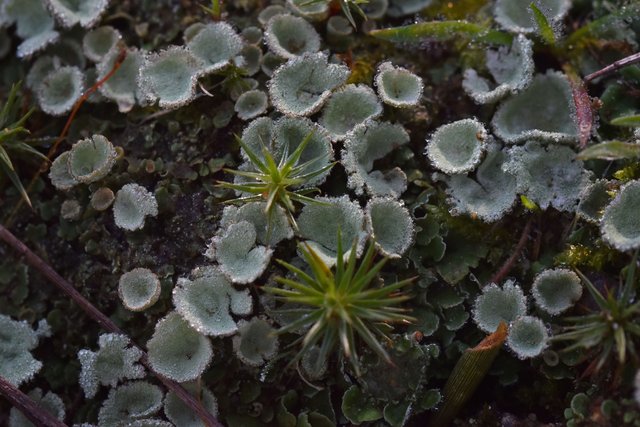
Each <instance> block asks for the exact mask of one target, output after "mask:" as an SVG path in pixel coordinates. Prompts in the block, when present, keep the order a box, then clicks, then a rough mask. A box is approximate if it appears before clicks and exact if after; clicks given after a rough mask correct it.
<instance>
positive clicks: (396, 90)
mask: <svg viewBox="0 0 640 427" xmlns="http://www.w3.org/2000/svg"><path fill="white" fill-rule="evenodd" d="M375 83H376V86H377V87H378V94H379V95H380V98H381V99H382V101H383V102H384V103H385V104H389V105H391V106H393V107H412V106H415V105H418V102H419V101H420V97H421V96H422V89H423V88H424V85H423V83H422V79H421V78H420V77H418V76H416V75H415V74H413V73H412V72H411V71H409V70H407V69H404V68H402V67H394V66H393V64H392V63H391V62H383V63H382V64H380V65H379V66H378V74H377V75H376V78H375Z"/></svg>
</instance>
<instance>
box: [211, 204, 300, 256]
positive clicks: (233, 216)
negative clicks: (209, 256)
mask: <svg viewBox="0 0 640 427" xmlns="http://www.w3.org/2000/svg"><path fill="white" fill-rule="evenodd" d="M266 205H267V204H266V202H252V203H247V204H245V205H242V206H240V207H236V206H226V207H225V208H224V211H222V219H221V220H220V229H223V230H224V229H227V228H228V227H229V226H230V225H231V224H233V223H236V222H240V221H248V222H250V223H251V224H252V225H253V227H254V229H255V230H256V241H257V242H258V243H259V244H261V245H265V246H275V245H277V244H278V242H280V241H282V240H285V239H291V238H292V237H293V229H292V228H291V224H290V223H289V220H288V219H287V216H286V214H285V211H284V209H283V208H281V207H280V206H276V207H275V208H274V210H273V213H272V217H271V222H269V217H268V215H267V213H266V212H265V206H266ZM267 237H268V238H267ZM210 250H211V251H212V253H213V251H215V248H214V247H213V246H211V247H210Z"/></svg>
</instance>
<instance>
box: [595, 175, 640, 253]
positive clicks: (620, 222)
mask: <svg viewBox="0 0 640 427" xmlns="http://www.w3.org/2000/svg"><path fill="white" fill-rule="evenodd" d="M638 212H640V181H637V180H636V181H630V182H628V183H627V184H625V185H624V186H623V187H622V188H621V189H620V192H619V193H618V194H617V195H616V197H615V198H614V199H613V201H612V202H611V203H609V205H608V206H607V207H606V209H605V210H604V215H603V216H602V221H601V222H600V231H601V232H602V238H603V239H604V240H605V241H606V242H607V243H609V244H610V245H611V246H613V247H615V248H616V249H618V250H619V251H628V250H631V249H637V248H640V216H639V215H638Z"/></svg>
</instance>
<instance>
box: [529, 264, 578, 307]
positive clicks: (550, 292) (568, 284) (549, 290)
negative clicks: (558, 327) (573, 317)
mask: <svg viewBox="0 0 640 427" xmlns="http://www.w3.org/2000/svg"><path fill="white" fill-rule="evenodd" d="M531 293H532V294H533V299H534V300H535V301H536V305H537V306H538V307H540V308H541V309H543V310H544V311H546V312H547V313H549V314H552V315H557V314H560V313H562V312H563V311H565V310H567V309H568V308H569V307H571V306H572V305H573V304H575V302H576V301H578V300H579V299H580V296H582V284H581V283H580V278H579V277H578V275H577V274H576V273H574V272H573V271H571V270H567V269H563V268H558V269H554V270H545V271H543V272H542V273H540V274H538V276H536V279H535V280H534V282H533V285H532V287H531Z"/></svg>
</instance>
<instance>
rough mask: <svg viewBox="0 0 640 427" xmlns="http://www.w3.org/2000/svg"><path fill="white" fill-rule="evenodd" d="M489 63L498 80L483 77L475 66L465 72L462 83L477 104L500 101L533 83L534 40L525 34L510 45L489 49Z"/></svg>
mask: <svg viewBox="0 0 640 427" xmlns="http://www.w3.org/2000/svg"><path fill="white" fill-rule="evenodd" d="M486 56H487V59H486V64H487V68H488V69H489V72H490V73H491V76H493V79H494V81H495V83H492V82H489V81H488V80H487V79H485V78H483V77H480V76H479V75H478V73H477V72H476V70H474V69H468V70H466V71H465V73H464V80H463V82H462V87H463V88H464V90H465V92H467V94H468V95H469V96H470V97H471V98H473V100H474V101H475V102H476V103H478V104H487V103H490V102H495V101H498V100H499V99H502V98H504V97H505V96H506V95H508V94H510V93H516V92H519V91H521V90H522V89H524V88H525V87H527V86H528V85H529V83H531V79H532V77H533V69H534V64H533V43H532V42H531V40H529V39H527V38H526V37H525V36H523V35H518V37H515V38H514V39H513V43H512V44H511V48H510V49H508V48H507V47H506V46H501V47H500V48H498V49H489V50H487V53H486Z"/></svg>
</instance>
